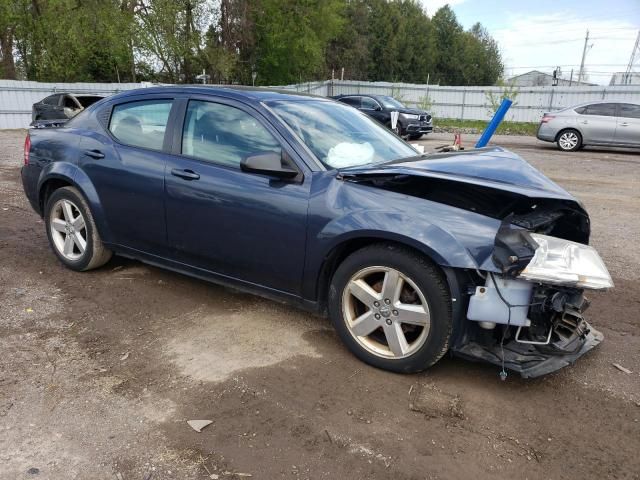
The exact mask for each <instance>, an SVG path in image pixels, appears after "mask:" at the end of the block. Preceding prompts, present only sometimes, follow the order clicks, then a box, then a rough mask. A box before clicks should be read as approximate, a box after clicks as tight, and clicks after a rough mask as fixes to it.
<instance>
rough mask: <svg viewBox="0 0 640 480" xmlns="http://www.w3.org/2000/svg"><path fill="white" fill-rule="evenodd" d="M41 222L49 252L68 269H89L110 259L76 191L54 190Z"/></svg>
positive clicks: (65, 188)
mask: <svg viewBox="0 0 640 480" xmlns="http://www.w3.org/2000/svg"><path fill="white" fill-rule="evenodd" d="M44 220H45V225H46V229H47V237H48V238H49V244H50V245H51V249H52V250H53V252H54V253H55V254H56V256H57V257H58V259H60V261H61V262H62V263H63V264H64V265H65V266H66V267H67V268H70V269H71V270H76V271H86V270H92V269H94V268H98V267H101V266H102V265H104V264H105V263H107V262H108V261H109V259H110V258H111V255H112V253H111V251H110V250H108V249H107V248H105V246H104V245H103V244H102V239H101V238H100V234H99V233H98V229H97V228H96V224H95V222H94V220H93V215H92V214H91V210H90V209H89V205H87V202H86V201H85V199H84V198H83V196H82V194H81V193H80V192H79V191H78V190H77V189H76V188H73V187H63V188H59V189H58V190H55V191H54V192H53V193H52V194H51V195H50V196H49V198H48V199H47V203H46V206H45V218H44Z"/></svg>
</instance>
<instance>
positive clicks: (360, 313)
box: [342, 266, 431, 359]
mask: <svg viewBox="0 0 640 480" xmlns="http://www.w3.org/2000/svg"><path fill="white" fill-rule="evenodd" d="M342 314H343V318H344V321H345V323H346V326H347V329H348V330H349V332H350V333H351V335H352V336H353V337H354V338H355V340H356V341H357V342H358V343H359V344H360V345H362V346H363V347H364V348H365V349H367V350H368V351H369V352H371V353H373V354H375V355H377V356H380V357H384V358H392V359H399V358H405V357H408V356H410V355H412V354H413V353H415V352H416V351H417V350H418V349H420V347H421V346H422V345H423V344H424V343H425V342H426V340H427V337H428V335H429V328H430V325H431V316H430V313H429V306H428V304H427V301H426V298H425V296H424V294H423V293H422V292H421V291H420V289H419V288H418V287H417V285H416V284H415V283H414V282H413V281H412V280H411V279H410V278H409V277H407V276H406V275H404V274H403V273H402V272H400V271H399V270H396V269H394V268H390V267H383V266H374V267H367V268H364V269H362V270H360V271H358V272H356V273H355V274H354V275H353V276H352V277H351V278H350V280H349V281H348V282H347V285H346V286H345V288H344V291H343V295H342Z"/></svg>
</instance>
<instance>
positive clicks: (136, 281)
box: [0, 131, 640, 480]
mask: <svg viewBox="0 0 640 480" xmlns="http://www.w3.org/2000/svg"><path fill="white" fill-rule="evenodd" d="M474 138H475V137H474V136H467V135H463V142H464V143H465V144H468V145H471V144H472V142H473V140H474ZM23 139H24V132H23V131H0V352H2V356H1V357H0V478H1V479H12V480H13V479H30V478H46V479H88V478H91V479H111V480H113V479H122V480H132V479H135V480H142V479H146V480H149V479H216V478H219V479H239V478H246V477H247V475H252V478H258V479H274V478H301V479H305V478H309V479H334V478H354V479H361V478H362V479H364V478H367V479H425V478H426V479H451V478H470V477H472V476H473V477H474V478H481V479H484V478H492V479H493V478H504V479H513V478H529V479H537V478H541V479H542V478H545V479H547V478H553V479H573V478H594V479H595V478H597V479H601V478H616V479H623V478H625V479H638V478H640V476H639V474H638V472H640V458H639V456H638V451H639V449H640V355H638V352H640V321H639V320H638V310H639V307H640V301H639V300H638V299H639V298H640V295H639V293H640V292H639V290H640V289H639V288H638V285H637V280H638V275H639V273H638V272H639V267H640V249H639V248H638V246H637V244H636V242H637V241H638V239H640V216H639V215H638V213H637V212H638V210H639V209H640V194H639V192H638V187H640V156H639V155H638V154H637V153H634V152H630V151H624V150H618V151H614V150H594V149H586V150H582V151H580V152H574V153H561V152H558V151H557V150H555V149H554V148H553V146H552V145H549V144H544V143H542V142H538V141H536V140H535V139H532V138H530V137H512V136H509V137H496V138H495V140H494V142H495V143H496V144H500V145H503V146H505V147H506V148H509V149H512V150H513V151H515V152H517V153H518V154H520V155H521V156H522V157H523V158H525V159H526V160H528V161H529V162H531V163H532V164H533V165H535V166H536V167H537V168H539V169H541V170H542V171H543V172H544V173H546V174H547V175H548V176H549V177H551V178H552V179H553V180H555V181H556V182H557V183H559V184H560V185H562V186H564V187H565V188H567V189H568V190H569V191H571V192H572V193H573V194H575V195H576V196H577V197H578V198H579V199H581V200H582V201H583V202H584V203H585V205H586V207H587V209H588V210H589V212H590V214H591V216H592V226H593V244H594V245H595V247H596V248H597V249H598V250H599V251H600V252H601V254H602V256H603V258H604V260H605V262H606V263H607V265H608V266H609V268H610V271H611V273H612V276H613V277H614V281H615V283H616V288H615V289H613V290H612V291H610V292H607V293H599V294H595V295H591V300H592V306H591V308H590V310H589V311H588V312H587V314H588V317H589V318H590V320H591V321H592V323H593V324H594V325H595V326H596V327H597V328H598V329H599V330H601V331H603V333H604V334H605V336H606V338H605V342H604V343H603V344H602V345H601V346H600V347H598V348H597V349H596V350H595V351H593V352H592V353H590V354H589V355H587V356H586V357H584V358H582V359H581V360H580V361H579V362H578V363H577V365H575V366H572V367H569V368H566V369H564V370H562V371H560V372H557V373H555V374H552V375H549V376H546V377H544V378H541V379H536V380H529V381H525V380H522V379H520V378H517V377H515V376H510V377H509V378H508V380H507V381H506V382H500V380H499V378H498V369H497V368H495V367H493V366H490V365H483V364H474V363H469V362H465V361H462V360H458V359H451V358H445V359H443V360H442V361H441V362H439V363H438V364H437V365H436V366H435V367H433V368H432V369H430V370H429V371H428V372H425V373H423V374H419V375H394V374H390V373H387V372H382V371H379V370H375V369H372V368H370V367H368V366H366V365H364V364H362V363H361V362H359V361H358V360H356V359H355V358H354V357H353V356H352V355H350V354H349V353H348V352H346V350H345V349H344V348H343V347H342V345H341V344H340V342H339V341H338V339H337V337H336V335H335V334H334V333H333V332H332V330H331V328H330V326H329V324H328V322H327V321H326V320H324V319H321V318H315V317H313V316H310V315H308V314H306V313H304V312H300V311H298V310H295V309H293V308H291V307H288V306H285V305H281V304H277V303H273V302H270V301H268V300H263V299H261V298H257V297H254V296H251V295H247V294H242V293H237V292H235V291H231V290H228V289H224V288H221V287H218V286H215V285H210V284H207V283H205V282H202V281H198V280H194V279H191V278H187V277H185V276H182V275H178V274H174V273H171V272H167V271H163V270H160V269H157V268H153V267H149V266H146V265H143V264H140V263H138V262H134V261H128V260H124V259H120V258H115V259H113V260H112V261H111V262H110V263H109V264H107V265H106V266H105V267H103V268H102V269H100V270H98V271H94V272H89V273H82V274H79V273H75V272H72V271H69V270H66V269H64V268H63V267H62V266H61V265H60V264H59V263H58V262H57V261H56V259H55V258H54V256H53V254H52V253H51V252H50V251H49V248H48V245H47V241H46V237H45V233H44V227H43V224H42V221H41V219H40V218H39V217H38V216H37V215H36V214H35V213H34V212H32V211H31V209H30V207H29V206H28V204H27V202H26V200H25V198H24V196H23V194H22V187H21V185H20V183H19V166H20V162H21V155H22V143H23ZM451 139H452V135H449V134H434V135H433V136H429V137H428V139H427V140H425V141H423V142H422V143H423V144H424V145H425V146H426V147H427V149H428V150H429V149H432V148H433V147H435V146H437V145H439V144H444V143H449V142H450V141H451ZM614 363H618V364H620V365H622V366H624V367H626V368H628V369H629V370H631V372H632V373H623V372H622V371H620V370H618V369H616V368H615V367H614V366H613V364H614ZM450 400H451V401H450ZM454 404H455V405H454ZM438 405H445V407H443V408H439V407H438ZM446 405H454V406H455V408H453V407H452V408H448V407H446ZM191 419H207V420H211V421H212V422H213V423H212V424H211V425H209V426H208V427H206V428H205V429H204V430H203V431H202V432H201V433H197V432H195V431H194V430H192V429H191V428H190V427H189V426H188V425H187V423H186V421H187V420H191Z"/></svg>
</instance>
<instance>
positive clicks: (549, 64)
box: [420, 0, 640, 85]
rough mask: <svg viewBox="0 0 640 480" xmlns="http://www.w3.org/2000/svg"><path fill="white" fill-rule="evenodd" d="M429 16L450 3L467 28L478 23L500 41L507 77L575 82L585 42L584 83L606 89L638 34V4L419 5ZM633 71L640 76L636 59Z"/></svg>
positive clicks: (485, 1) (427, 0) (576, 0)
mask: <svg viewBox="0 0 640 480" xmlns="http://www.w3.org/2000/svg"><path fill="white" fill-rule="evenodd" d="M420 1H421V2H422V4H423V5H424V6H425V8H426V10H427V14H429V15H430V16H431V15H433V14H434V13H435V12H436V10H437V9H438V8H440V7H442V6H443V5H445V4H449V5H450V6H451V8H452V9H453V11H454V12H455V14H456V16H457V17H458V21H459V22H460V23H461V24H462V25H463V26H464V27H465V28H466V29H469V28H470V27H471V26H472V25H473V24H474V23H476V22H480V23H481V24H482V25H483V26H484V27H485V28H486V29H487V30H488V31H489V33H490V34H491V36H493V38H495V39H496V40H497V41H498V44H499V45H500V50H501V52H502V58H503V61H504V63H505V66H506V69H505V74H506V75H505V76H506V77H507V78H508V77H511V76H513V75H518V74H520V73H526V72H528V71H530V70H540V71H543V72H547V73H552V72H553V70H554V69H555V67H556V66H560V67H561V71H562V77H563V78H567V79H568V78H569V77H570V75H571V69H574V73H573V79H574V80H577V78H578V70H579V69H580V60H581V57H582V49H583V47H584V39H585V35H586V31H587V29H588V30H589V42H588V45H589V49H588V51H587V56H586V59H585V69H586V72H587V76H588V81H589V82H591V83H597V84H600V85H608V84H609V80H610V79H611V74H612V73H613V72H624V71H625V70H626V68H627V64H628V63H629V58H630V56H631V51H632V50H633V46H634V43H635V40H636V36H637V35H638V31H639V30H640V0H555V1H554V0H536V1H529V0H526V1H522V0H511V1H508V0H450V1H446V0H420ZM636 65H637V66H636V68H635V71H637V72H640V58H638V59H637V61H636Z"/></svg>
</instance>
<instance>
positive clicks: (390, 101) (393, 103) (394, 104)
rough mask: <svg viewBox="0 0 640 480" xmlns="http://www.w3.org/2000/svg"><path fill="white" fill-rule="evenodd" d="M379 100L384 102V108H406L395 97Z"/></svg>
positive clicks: (384, 97) (383, 97) (385, 97)
mask: <svg viewBox="0 0 640 480" xmlns="http://www.w3.org/2000/svg"><path fill="white" fill-rule="evenodd" d="M378 99H379V100H380V101H381V102H382V105H383V106H384V108H406V107H405V106H404V105H403V104H402V103H400V102H399V101H398V100H396V99H395V98H393V97H388V96H386V95H385V96H380V97H378Z"/></svg>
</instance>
